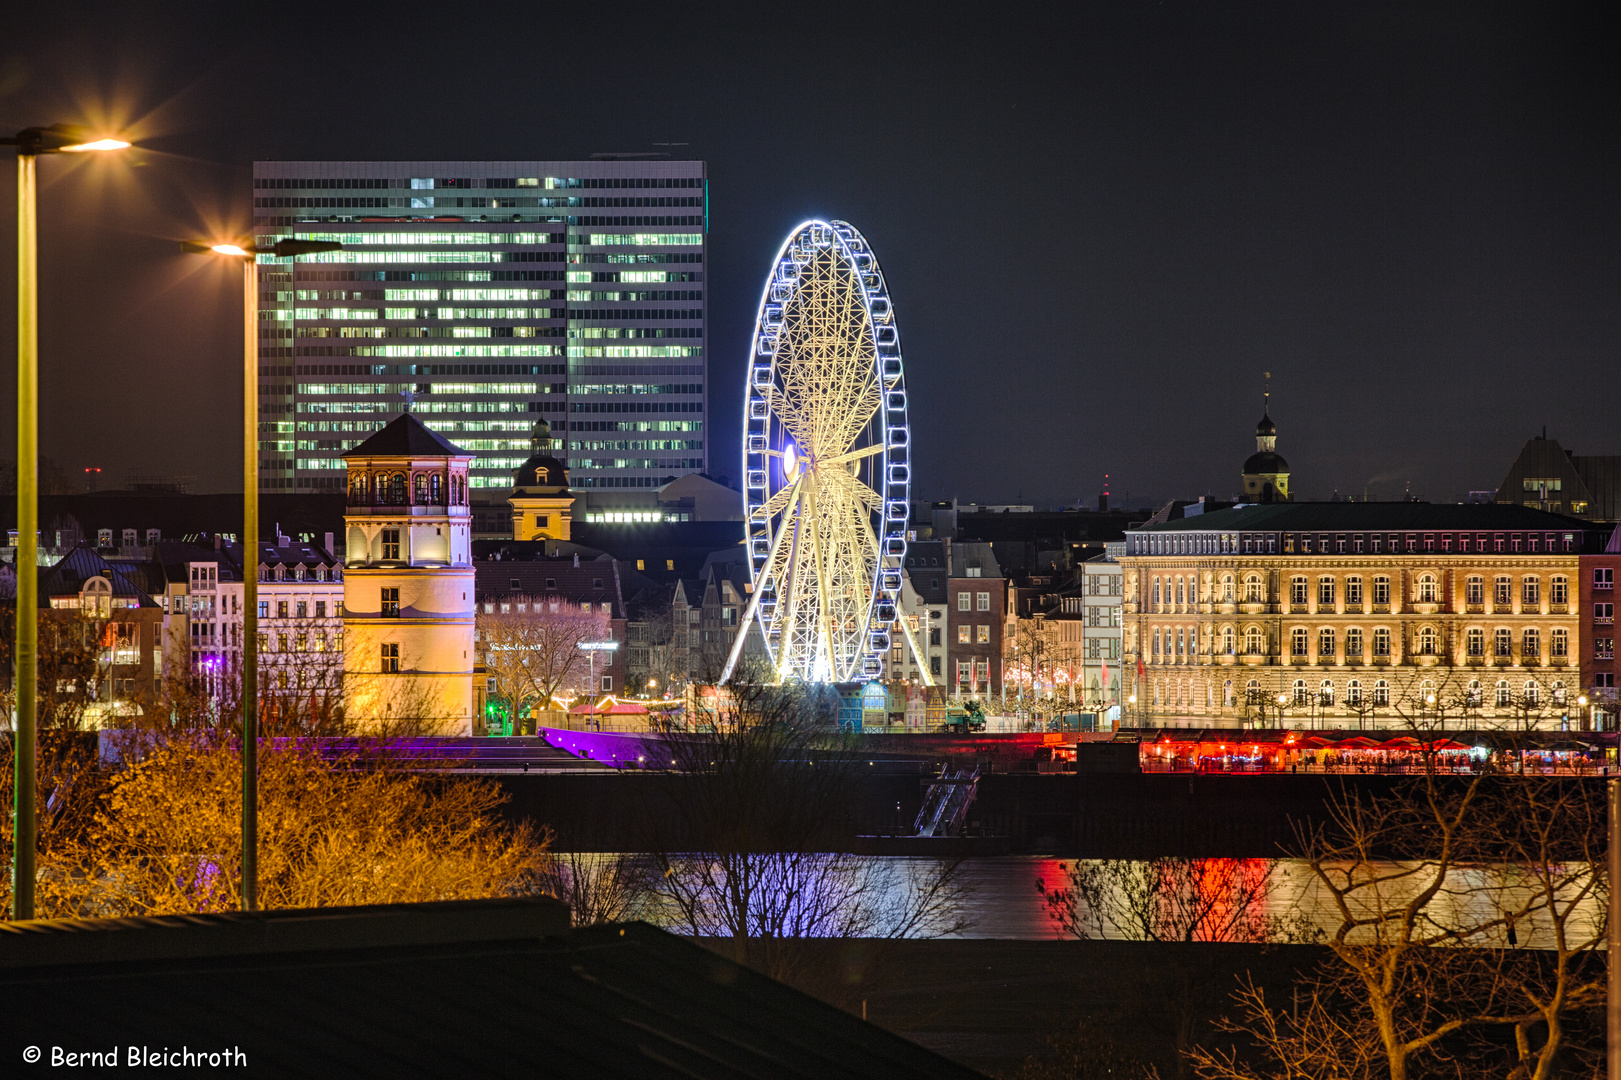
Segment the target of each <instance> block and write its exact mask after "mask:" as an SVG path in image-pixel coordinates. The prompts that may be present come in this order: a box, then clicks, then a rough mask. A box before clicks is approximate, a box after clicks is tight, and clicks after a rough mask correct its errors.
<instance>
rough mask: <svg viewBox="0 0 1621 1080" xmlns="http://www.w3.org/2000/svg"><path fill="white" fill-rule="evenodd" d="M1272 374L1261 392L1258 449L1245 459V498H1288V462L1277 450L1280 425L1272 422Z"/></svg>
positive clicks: (1287, 499) (1256, 433)
mask: <svg viewBox="0 0 1621 1080" xmlns="http://www.w3.org/2000/svg"><path fill="white" fill-rule="evenodd" d="M1270 380H1271V376H1270V375H1268V383H1267V389H1266V391H1265V393H1263V394H1262V396H1261V422H1260V423H1259V424H1256V425H1255V453H1253V454H1251V455H1250V456H1249V460H1247V461H1245V462H1244V501H1245V502H1259V503H1273V502H1288V501H1289V463H1288V462H1287V461H1285V460H1284V459H1283V456H1282V455H1281V454H1279V453H1278V449H1277V447H1278V428H1277V425H1276V424H1274V423H1273V422H1272V410H1271V404H1272V389H1271V381H1270Z"/></svg>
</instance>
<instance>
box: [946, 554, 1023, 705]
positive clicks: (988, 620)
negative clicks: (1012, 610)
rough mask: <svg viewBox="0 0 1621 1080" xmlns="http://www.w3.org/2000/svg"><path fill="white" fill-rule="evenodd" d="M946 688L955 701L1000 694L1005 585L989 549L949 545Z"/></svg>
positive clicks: (1006, 596)
mask: <svg viewBox="0 0 1621 1080" xmlns="http://www.w3.org/2000/svg"><path fill="white" fill-rule="evenodd" d="M946 597H947V600H946V650H947V652H946V660H947V665H948V675H947V679H948V684H949V685H950V687H951V692H952V693H953V694H954V695H956V696H959V697H962V696H967V697H980V698H990V697H991V696H993V695H998V694H1000V693H1001V692H1002V670H1003V641H1004V639H1005V638H1006V632H1005V631H1006V628H1007V625H1008V622H1009V620H1010V618H1011V616H1010V615H1009V614H1008V591H1007V581H1006V580H1005V579H1004V578H1003V577H1002V568H1001V567H1000V566H999V565H998V564H997V561H996V554H995V552H993V551H992V550H991V545H989V544H982V543H955V544H952V545H951V573H950V575H949V576H948V577H947V578H946Z"/></svg>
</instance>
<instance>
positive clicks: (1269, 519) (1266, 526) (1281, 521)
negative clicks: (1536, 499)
mask: <svg viewBox="0 0 1621 1080" xmlns="http://www.w3.org/2000/svg"><path fill="white" fill-rule="evenodd" d="M1590 528H1592V525H1591V523H1590V522H1586V521H1583V520H1581V519H1580V518H1573V517H1566V516H1565V515H1564V514H1551V513H1548V512H1547V511H1544V510H1536V509H1533V508H1532V507H1529V506H1507V505H1504V504H1501V503H1497V504H1493V503H1423V502H1343V503H1300V502H1295V503H1268V504H1266V505H1250V506H1235V507H1233V508H1232V509H1229V510H1215V511H1212V512H1210V513H1207V514H1199V515H1197V516H1195V517H1191V518H1182V519H1180V520H1177V521H1167V522H1165V523H1164V524H1160V525H1148V526H1144V527H1143V528H1142V530H1140V531H1141V532H1155V533H1164V532H1319V531H1321V532H1333V531H1340V532H1359V531H1370V532H1382V531H1386V530H1388V531H1392V532H1399V531H1402V530H1409V531H1415V532H1421V531H1431V530H1445V529H1455V530H1465V529H1492V530H1524V531H1539V532H1541V531H1547V532H1552V531H1555V530H1570V529H1590Z"/></svg>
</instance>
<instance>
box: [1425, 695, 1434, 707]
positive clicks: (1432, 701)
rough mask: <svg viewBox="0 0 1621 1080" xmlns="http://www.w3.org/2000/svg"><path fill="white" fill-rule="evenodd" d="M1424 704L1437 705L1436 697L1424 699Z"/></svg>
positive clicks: (1431, 696)
mask: <svg viewBox="0 0 1621 1080" xmlns="http://www.w3.org/2000/svg"><path fill="white" fill-rule="evenodd" d="M1424 704H1426V705H1434V704H1435V695H1434V694H1431V695H1430V696H1429V697H1427V698H1425V699H1424Z"/></svg>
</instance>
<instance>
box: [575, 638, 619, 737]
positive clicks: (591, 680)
mask: <svg viewBox="0 0 1621 1080" xmlns="http://www.w3.org/2000/svg"><path fill="white" fill-rule="evenodd" d="M580 648H582V649H584V650H585V657H586V661H587V662H588V663H589V664H590V671H591V673H590V674H589V675H587V676H586V679H587V687H586V693H588V694H590V695H591V697H590V699H589V705H590V709H591V713H590V719H588V720H587V721H586V727H585V729H586V730H587V731H595V730H596V727H597V653H599V652H613V651H614V650H615V649H617V648H619V642H617V641H582V642H580Z"/></svg>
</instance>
